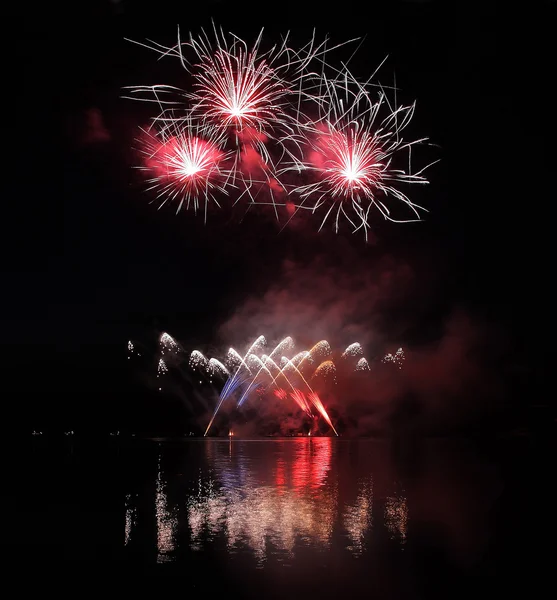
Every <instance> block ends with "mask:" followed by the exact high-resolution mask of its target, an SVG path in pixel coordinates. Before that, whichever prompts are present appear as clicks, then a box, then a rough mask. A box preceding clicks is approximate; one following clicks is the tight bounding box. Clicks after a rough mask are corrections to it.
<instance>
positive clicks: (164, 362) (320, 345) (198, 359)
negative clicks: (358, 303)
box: [128, 332, 405, 435]
mask: <svg viewBox="0 0 557 600" xmlns="http://www.w3.org/2000/svg"><path fill="white" fill-rule="evenodd" d="M266 347H267V340H266V339H265V336H263V335H261V336H259V337H258V338H257V339H256V340H255V341H254V342H253V343H252V344H251V345H250V346H249V347H248V349H247V351H246V352H245V353H243V354H241V353H239V352H238V351H237V350H235V349H234V348H229V350H228V352H227V353H226V356H225V358H224V359H223V360H222V362H221V360H219V359H217V358H215V357H211V358H209V357H208V356H206V355H205V354H203V353H202V352H201V351H200V350H193V351H191V353H189V354H187V353H185V352H184V351H183V350H182V346H181V345H180V344H179V343H178V342H177V341H176V339H174V338H173V337H172V336H171V335H170V334H168V333H166V332H165V333H162V334H161V336H160V338H159V356H158V358H157V377H162V376H163V375H166V374H167V373H169V369H170V368H172V370H173V373H174V374H177V375H180V376H183V375H185V376H186V378H188V375H187V371H184V370H182V368H181V362H182V361H184V362H187V366H188V368H189V371H190V373H191V375H193V374H195V380H196V381H199V383H202V382H203V380H205V381H206V382H207V383H208V384H210V385H211V386H212V387H213V388H214V389H215V391H217V392H218V401H217V403H216V406H215V408H214V411H213V414H212V416H211V419H210V421H209V423H208V425H207V428H206V430H205V435H207V434H208V433H209V430H210V429H211V427H212V425H213V423H214V420H215V418H216V416H217V415H218V413H219V411H220V410H221V408H222V406H223V405H224V403H225V402H227V401H229V402H230V403H232V404H233V405H234V406H235V407H236V408H237V409H241V408H242V407H243V405H244V404H245V403H246V402H247V401H248V399H251V401H252V402H253V403H257V402H265V401H266V400H267V399H268V397H269V395H273V396H274V397H276V398H277V399H278V400H280V401H282V402H284V403H289V402H292V403H293V406H295V407H296V410H297V409H299V410H300V411H302V412H303V413H305V415H306V417H307V418H309V419H311V420H312V421H313V422H314V424H316V423H317V421H318V419H323V421H325V423H326V424H327V425H328V426H329V427H330V428H331V431H332V432H333V433H334V434H335V435H338V433H337V430H336V427H335V426H334V423H333V421H332V419H331V417H330V415H329V413H328V411H327V409H326V407H325V405H324V403H323V401H322V400H321V397H320V394H322V393H323V392H325V391H326V390H328V389H331V386H336V385H337V383H338V382H337V377H340V378H341V383H342V382H343V381H345V380H346V377H350V376H351V375H350V374H351V373H355V372H360V373H366V374H367V373H370V372H371V371H372V369H371V366H370V363H369V362H368V360H367V359H366V357H365V356H363V354H364V348H363V347H362V345H361V344H360V343H359V342H353V343H351V344H349V345H348V346H347V347H346V348H345V349H344V350H343V351H341V350H335V351H333V349H332V348H331V345H330V344H329V342H328V341H327V340H321V341H319V342H317V343H316V344H315V345H314V346H312V347H311V348H310V349H309V350H300V349H299V348H297V347H296V343H295V341H294V339H293V338H292V337H291V336H287V337H285V338H283V339H282V340H281V341H280V342H279V343H278V344H276V346H274V348H273V349H272V350H271V351H270V352H268V354H267V353H266ZM128 348H129V349H130V351H133V350H135V348H136V344H135V342H129V345H128ZM186 357H187V358H186ZM404 359H405V356H404V351H403V349H402V348H399V349H398V350H397V351H396V352H395V353H394V354H391V353H388V354H386V355H384V357H383V358H382V359H381V361H382V362H383V363H392V364H394V365H396V366H397V367H398V368H399V369H400V368H401V365H402V363H403V361H404ZM337 364H338V369H339V370H338V371H337ZM366 376H368V375H366ZM192 379H193V377H192ZM160 389H162V388H159V390H160ZM335 395H336V394H335ZM254 406H256V404H254ZM289 410H291V409H289Z"/></svg>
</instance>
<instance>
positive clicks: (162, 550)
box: [155, 457, 177, 562]
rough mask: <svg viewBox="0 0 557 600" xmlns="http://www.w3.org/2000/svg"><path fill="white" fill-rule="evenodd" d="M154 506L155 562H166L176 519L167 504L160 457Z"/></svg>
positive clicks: (172, 510) (169, 557)
mask: <svg viewBox="0 0 557 600" xmlns="http://www.w3.org/2000/svg"><path fill="white" fill-rule="evenodd" d="M155 506H156V515H157V550H158V556H157V562H166V561H168V560H171V554H172V551H173V550H174V536H175V528H176V523H177V520H176V515H175V510H174V509H173V508H171V507H170V506H169V503H168V499H167V497H166V482H165V481H164V480H163V476H162V471H161V461H160V457H159V462H158V469H157V495H156V501H155Z"/></svg>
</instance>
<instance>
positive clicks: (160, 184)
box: [138, 117, 234, 219]
mask: <svg viewBox="0 0 557 600" xmlns="http://www.w3.org/2000/svg"><path fill="white" fill-rule="evenodd" d="M142 132H143V136H142V137H140V138H139V140H138V142H139V145H140V151H141V152H142V154H143V166H141V167H139V168H140V169H141V170H143V171H145V172H147V173H148V177H149V178H148V180H147V182H148V184H149V188H148V189H149V190H154V191H155V192H156V199H158V200H159V201H160V205H159V208H161V207H162V206H164V205H165V204H166V203H167V202H173V201H176V202H177V208H176V212H177V213H178V212H180V211H181V210H182V208H185V209H186V210H187V209H193V211H194V212H195V213H197V212H198V211H199V210H200V209H201V207H203V209H204V212H205V219H206V218H207V210H208V207H209V205H210V204H211V203H214V204H215V205H216V206H218V207H220V204H219V201H218V199H217V195H222V196H226V195H227V194H228V191H229V189H230V188H232V187H234V183H233V181H232V175H233V171H232V170H231V169H230V167H229V166H227V163H228V162H230V158H231V152H229V151H226V150H225V149H224V145H225V142H226V139H225V137H224V136H223V135H222V133H221V132H219V131H218V130H216V129H215V128H211V127H209V126H207V125H200V124H198V123H196V122H195V121H194V120H193V119H192V118H191V117H189V118H188V119H187V120H184V121H183V122H182V123H181V124H180V126H179V127H178V126H173V127H166V128H160V129H154V128H152V129H151V130H142Z"/></svg>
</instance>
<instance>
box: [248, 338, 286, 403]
mask: <svg viewBox="0 0 557 600" xmlns="http://www.w3.org/2000/svg"><path fill="white" fill-rule="evenodd" d="M293 345H294V340H293V339H292V338H291V337H286V338H284V339H283V340H282V341H281V342H280V343H278V344H277V345H276V347H275V349H274V350H273V351H272V352H271V354H269V356H265V355H264V356H263V361H259V362H260V363H261V367H260V369H259V371H257V373H256V374H255V375H254V377H253V380H252V383H251V384H250V385H248V387H247V389H246V391H245V392H244V393H243V394H242V396H241V397H240V400H238V406H241V405H242V403H243V401H244V400H245V398H246V396H247V394H248V392H249V390H250V389H251V387H252V386H253V385H255V382H256V380H257V378H258V377H259V375H260V374H261V371H263V370H265V371H267V373H269V375H270V376H271V378H272V377H273V375H272V374H271V372H270V371H269V369H268V368H267V366H266V365H265V363H266V362H267V361H270V362H272V364H274V362H273V356H274V355H275V354H277V353H278V352H284V351H285V350H286V349H288V348H292V347H293ZM275 366H276V365H275Z"/></svg>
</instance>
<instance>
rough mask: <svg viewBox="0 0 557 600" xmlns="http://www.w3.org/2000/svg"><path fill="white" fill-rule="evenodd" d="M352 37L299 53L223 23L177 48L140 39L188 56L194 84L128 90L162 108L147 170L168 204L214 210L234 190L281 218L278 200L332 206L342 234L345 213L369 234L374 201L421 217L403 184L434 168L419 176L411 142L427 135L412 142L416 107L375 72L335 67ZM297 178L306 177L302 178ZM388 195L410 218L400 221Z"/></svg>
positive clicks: (150, 137)
mask: <svg viewBox="0 0 557 600" xmlns="http://www.w3.org/2000/svg"><path fill="white" fill-rule="evenodd" d="M353 41H355V40H349V41H347V42H344V43H341V44H337V45H336V46H333V47H328V42H329V40H328V39H324V40H323V41H322V42H319V43H318V42H317V41H316V39H315V37H313V38H311V40H310V41H309V42H308V43H307V44H306V45H305V46H303V47H301V48H299V49H295V48H293V47H292V46H291V45H290V44H289V36H288V35H286V36H285V37H284V38H283V39H282V40H281V43H280V44H275V45H273V46H272V47H271V48H270V49H268V50H264V49H263V30H261V31H260V33H259V35H258V36H257V38H256V39H255V41H254V42H253V44H248V43H247V42H245V41H244V40H242V39H240V38H239V37H237V36H236V35H234V34H225V32H224V31H223V30H222V29H217V27H215V26H213V31H212V33H211V34H207V33H205V31H202V32H201V34H200V35H198V36H193V35H192V34H191V33H190V34H189V36H187V38H186V39H185V40H184V41H182V39H181V37H180V31H178V41H177V43H176V44H175V45H173V46H169V47H166V46H163V45H161V44H157V43H155V42H149V43H147V44H139V45H142V46H145V47H147V48H149V49H151V50H154V51H156V52H158V53H159V54H161V57H168V56H171V57H175V58H178V59H179V61H180V65H181V66H182V67H183V69H184V70H185V71H186V73H187V77H188V79H189V81H190V87H189V88H188V89H186V90H181V89H179V88H176V87H174V86H171V85H154V86H129V87H128V88H126V89H128V90H129V91H130V94H131V96H129V97H132V98H134V99H139V100H147V101H151V102H154V103H156V104H157V105H158V107H159V113H158V115H156V116H155V117H153V122H154V124H153V127H154V129H155V130H156V133H155V134H151V133H148V134H146V137H147V141H146V142H144V144H143V146H144V148H143V153H144V154H145V156H146V160H145V166H144V167H143V168H145V169H146V170H148V171H150V172H151V174H152V176H151V179H150V182H151V185H152V187H153V188H155V189H156V190H157V192H158V196H157V197H158V198H159V199H161V200H162V203H161V205H162V204H164V203H165V202H167V201H168V200H178V211H179V210H180V209H181V208H182V206H184V205H185V206H186V208H189V207H192V208H193V209H194V211H197V210H198V209H200V207H201V205H203V206H204V207H205V215H207V213H206V211H207V207H208V205H210V204H211V203H215V204H219V203H218V201H217V197H219V196H223V197H225V196H227V195H229V194H230V192H232V191H233V190H236V191H237V193H236V194H235V197H234V201H233V204H236V203H237V202H238V201H239V200H240V199H242V198H243V197H247V198H249V200H250V203H254V202H257V203H258V204H271V205H273V207H274V210H275V214H276V216H277V218H279V213H278V211H277V206H286V207H294V209H293V211H289V212H290V213H291V216H290V218H292V217H293V216H294V215H295V214H296V213H297V212H298V210H300V209H307V210H310V211H311V212H312V213H315V212H317V211H318V210H319V209H320V208H321V207H325V216H324V218H323V219H322V222H321V227H323V226H324V224H325V222H326V221H327V220H328V219H329V217H332V218H333V220H334V223H335V225H334V227H335V230H336V231H338V230H339V223H340V220H341V218H346V219H347V220H348V221H349V222H350V223H351V225H352V226H353V228H354V231H357V230H359V229H363V230H364V232H365V235H366V238H367V234H368V230H369V228H370V220H369V218H370V211H371V209H372V208H377V209H378V210H379V212H380V213H381V214H382V216H383V217H384V218H385V219H388V220H391V221H395V222H408V221H410V220H419V219H420V211H422V210H425V209H422V207H420V206H418V205H416V204H414V203H413V202H411V201H410V199H409V198H408V197H407V196H406V194H405V193H404V192H403V191H402V190H401V189H400V185H401V184H405V183H420V184H424V183H427V179H426V178H425V177H424V176H423V172H424V171H425V168H424V169H421V170H419V171H418V172H413V171H412V166H411V150H412V147H413V146H414V145H416V144H418V143H421V142H425V141H426V138H422V139H418V140H414V141H407V140H405V139H403V137H402V132H403V130H404V129H405V128H406V127H407V125H408V124H409V123H410V121H411V119H412V117H413V114H414V109H415V105H414V104H412V105H410V106H397V98H396V86H394V87H393V88H392V90H391V91H392V92H393V93H392V97H389V96H388V95H387V91H388V88H385V87H382V86H381V85H379V84H376V83H371V82H372V80H373V78H374V77H375V74H376V72H377V70H376V72H375V73H374V74H373V75H372V77H370V78H369V79H368V80H367V81H366V82H364V83H361V82H360V81H359V80H358V79H357V78H356V77H355V76H354V75H352V73H351V72H350V71H349V70H348V68H347V63H348V61H345V62H344V63H342V68H341V69H337V68H335V67H333V66H331V65H329V64H328V63H327V60H326V59H327V55H328V53H329V52H331V51H332V50H335V49H337V48H339V47H341V46H344V45H346V44H349V43H350V42H353ZM135 43H137V42H135ZM383 62H384V61H383ZM380 66H381V65H380ZM372 91H373V92H374V93H372ZM401 154H405V155H406V154H407V157H406V156H405V159H404V160H405V164H406V160H407V163H408V166H404V165H403V164H402V163H401V160H400V155H401ZM428 166H429V165H428ZM426 168H427V167H426ZM293 174H295V176H296V177H297V178H298V179H300V180H301V181H298V182H296V181H292V175H293ZM285 178H286V180H285ZM262 191H264V193H263V194H261V192H262ZM277 194H278V195H279V196H284V199H283V198H280V202H279V200H277ZM267 198H269V199H270V201H267ZM390 198H394V199H396V200H398V201H401V202H402V203H403V204H404V205H406V207H408V208H409V209H410V210H411V217H410V218H404V219H399V218H397V217H395V215H394V213H393V212H392V211H393V209H392V207H391V206H390V204H391V203H390V202H389V199H390Z"/></svg>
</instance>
